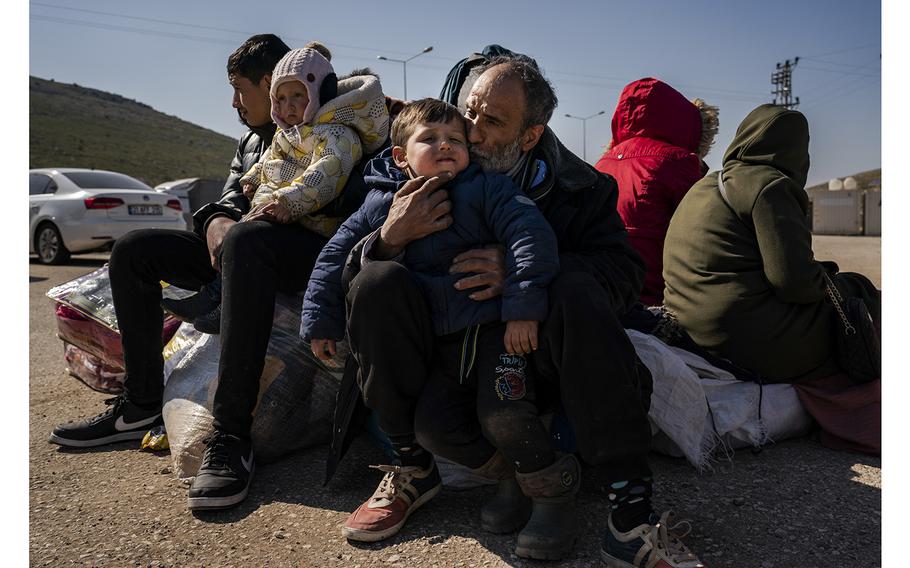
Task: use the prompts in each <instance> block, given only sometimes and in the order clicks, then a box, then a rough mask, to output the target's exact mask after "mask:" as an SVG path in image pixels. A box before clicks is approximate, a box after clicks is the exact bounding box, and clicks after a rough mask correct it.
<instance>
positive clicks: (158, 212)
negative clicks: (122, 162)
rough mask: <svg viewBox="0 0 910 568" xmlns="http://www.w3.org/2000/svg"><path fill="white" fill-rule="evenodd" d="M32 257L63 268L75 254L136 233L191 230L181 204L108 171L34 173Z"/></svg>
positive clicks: (30, 199) (31, 185)
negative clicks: (133, 231)
mask: <svg viewBox="0 0 910 568" xmlns="http://www.w3.org/2000/svg"><path fill="white" fill-rule="evenodd" d="M28 177H29V187H28V219H29V223H28V225H29V227H28V229H29V253H33V254H37V255H38V261H39V262H41V263H43V264H60V263H61V262H65V261H66V259H67V258H69V255H70V253H79V252H91V251H96V250H101V249H106V248H109V247H110V246H111V245H112V244H113V243H114V241H116V240H117V239H119V238H120V237H122V236H123V235H125V234H126V233H127V232H129V231H131V230H133V229H152V228H160V229H185V228H186V221H184V219H183V212H182V207H181V205H180V200H179V199H177V198H175V197H173V196H170V195H167V194H163V193H159V192H157V191H155V190H153V189H152V188H151V187H149V186H148V185H146V184H144V183H142V182H141V181H139V180H137V179H135V178H131V177H130V176H128V175H124V174H119V173H117V172H109V171H104V170H88V169H79V168H42V169H34V170H29V176H28Z"/></svg>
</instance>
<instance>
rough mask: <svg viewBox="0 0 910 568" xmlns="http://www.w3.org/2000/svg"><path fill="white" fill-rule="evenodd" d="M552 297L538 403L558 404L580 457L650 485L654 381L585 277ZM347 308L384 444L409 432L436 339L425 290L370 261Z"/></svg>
mask: <svg viewBox="0 0 910 568" xmlns="http://www.w3.org/2000/svg"><path fill="white" fill-rule="evenodd" d="M548 290H549V298H550V306H549V315H548V317H547V321H545V322H542V323H541V326H540V329H539V333H538V342H539V349H538V350H537V351H536V352H534V354H533V355H532V357H531V367H532V368H533V370H534V372H535V375H534V376H535V379H536V380H537V382H536V384H535V390H536V397H537V404H538V405H539V406H541V407H549V406H555V405H556V404H557V403H561V404H562V405H563V407H564V409H565V412H566V415H567V416H568V418H569V421H570V423H571V425H572V427H573V430H574V431H575V436H576V440H577V445H578V451H579V453H580V455H581V457H582V459H583V460H584V461H586V462H587V463H589V464H591V465H594V466H596V467H597V468H598V469H600V470H602V472H603V475H605V476H606V477H607V478H608V479H616V480H623V479H638V478H644V477H649V476H650V475H651V470H650V468H649V466H648V462H647V454H648V451H649V449H650V440H651V428H650V424H649V422H648V416H647V413H648V408H649V406H650V399H651V375H650V373H649V372H648V370H647V368H646V367H645V366H644V365H643V364H642V363H641V362H640V361H639V360H638V357H637V356H636V354H635V349H634V347H633V346H632V343H631V342H630V341H629V338H628V336H627V335H626V333H625V330H624V329H623V327H622V325H621V324H620V323H619V319H618V317H617V315H616V313H615V312H614V310H613V309H612V307H611V303H610V297H609V295H608V294H607V293H606V291H605V290H604V289H603V287H602V285H601V284H600V283H598V282H597V281H596V279H595V278H594V277H593V276H592V275H590V274H587V273H583V272H570V273H562V274H560V275H559V276H558V277H557V278H556V280H554V281H553V283H551V285H550V287H549V289H548ZM347 304H348V337H349V341H350V345H351V350H352V352H353V353H354V354H355V356H356V358H357V362H358V364H359V366H360V384H361V389H362V391H363V394H364V401H365V403H366V405H367V406H368V407H369V408H372V409H373V410H376V411H377V412H378V414H379V425H380V427H381V428H382V430H383V431H385V432H386V433H387V434H389V435H390V436H397V435H405V434H409V433H413V432H414V419H415V414H416V410H417V402H418V400H419V398H420V395H421V393H422V392H423V390H424V387H425V386H426V384H427V381H428V378H429V377H430V376H431V371H432V357H433V353H434V349H433V346H434V339H435V338H434V337H433V329H432V322H431V321H430V314H429V309H428V308H427V303H426V301H425V300H424V298H423V293H422V291H421V290H420V288H419V286H418V284H417V282H416V281H415V279H414V277H413V276H412V275H411V273H410V272H409V271H408V270H407V269H406V268H405V267H403V266H402V265H400V264H398V263H395V262H381V261H380V262H371V263H369V264H367V265H365V266H364V267H363V268H362V269H361V271H360V272H359V273H358V274H357V275H356V276H355V277H354V278H353V279H352V280H351V282H350V288H349V291H348V295H347ZM450 372H451V370H450ZM455 372H457V369H456V370H455ZM557 389H558V390H557ZM551 393H552V394H551ZM556 393H558V394H556Z"/></svg>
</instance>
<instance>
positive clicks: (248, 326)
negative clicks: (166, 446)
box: [110, 221, 326, 438]
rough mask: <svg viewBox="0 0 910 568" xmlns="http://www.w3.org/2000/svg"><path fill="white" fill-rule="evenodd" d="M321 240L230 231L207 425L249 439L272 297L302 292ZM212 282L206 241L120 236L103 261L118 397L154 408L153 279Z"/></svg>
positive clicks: (158, 382)
mask: <svg viewBox="0 0 910 568" xmlns="http://www.w3.org/2000/svg"><path fill="white" fill-rule="evenodd" d="M325 242H326V239H325V238H324V237H321V236H319V235H317V234H316V233H313V232H312V231H309V230H307V229H305V228H304V227H302V226H301V225H299V224H296V223H295V224H287V225H281V224H272V223H269V222H266V221H250V222H244V223H238V224H237V225H235V226H234V227H232V228H231V229H230V231H229V232H228V234H227V236H226V237H225V239H224V242H223V244H222V249H221V257H220V259H221V272H222V278H223V290H222V310H223V312H222V318H221V358H220V360H219V365H218V387H217V389H216V391H215V397H214V406H213V409H212V414H213V416H214V418H215V426H216V427H217V428H219V429H221V430H223V431H225V432H228V433H230V434H234V435H237V436H241V437H243V438H249V436H250V427H251V425H252V421H253V418H252V412H253V408H255V406H256V400H257V395H258V393H259V379H260V376H261V375H262V369H263V366H264V364H265V353H266V349H267V348H268V343H269V336H270V335H271V332H272V320H273V316H274V311H275V294H276V293H277V292H279V291H281V292H288V293H296V292H299V291H300V290H303V289H304V288H306V285H307V282H308V280H309V277H310V272H312V270H313V265H314V264H315V263H316V257H317V256H318V255H319V252H320V250H322V247H323V245H324V244H325ZM215 276H216V272H215V270H214V269H213V268H212V266H211V260H210V258H209V252H208V247H207V245H206V242H205V240H204V239H202V238H201V237H200V236H199V235H197V234H196V233H192V232H189V231H173V230H163V229H143V230H138V231H132V232H130V233H127V235H125V236H124V237H122V238H121V239H119V240H118V241H117V243H116V244H115V245H114V250H113V251H112V252H111V259H110V279H111V292H112V295H113V299H114V308H115V311H116V314H117V322H118V324H119V326H120V333H121V340H122V343H123V358H124V362H125V364H126V372H127V374H126V378H125V379H124V390H125V394H126V397H127V398H128V399H129V400H130V401H131V402H133V403H134V404H137V405H139V406H155V405H160V404H161V402H162V395H163V392H164V385H163V369H164V361H163V359H162V356H161V328H162V318H163V312H162V310H161V306H160V305H159V303H160V302H161V285H160V281H162V280H163V281H165V282H168V283H170V284H173V285H175V286H178V287H180V288H185V289H188V290H198V289H199V288H200V287H201V286H202V285H203V284H207V283H209V282H211V281H212V279H213V278H214V277H215Z"/></svg>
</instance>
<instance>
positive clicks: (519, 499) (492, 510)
mask: <svg viewBox="0 0 910 568" xmlns="http://www.w3.org/2000/svg"><path fill="white" fill-rule="evenodd" d="M474 473H476V474H477V475H482V476H483V477H486V478H488V479H496V480H498V481H499V486H498V487H497V488H496V494H495V495H494V496H493V498H492V499H490V500H489V501H486V502H484V504H483V505H482V506H481V507H480V525H481V526H482V527H483V529H484V530H485V531H488V532H491V533H494V534H508V533H512V532H515V531H517V530H518V529H520V528H521V527H523V526H524V525H525V524H526V523H527V522H528V519H529V518H531V499H530V498H529V497H528V496H527V495H525V494H524V493H523V492H522V491H521V487H519V486H518V481H517V480H516V479H515V468H514V467H513V466H512V464H511V463H509V461H508V460H507V459H506V458H505V457H504V456H503V455H502V454H500V453H499V452H497V453H496V454H494V455H493V457H492V458H490V461H488V462H487V463H485V464H484V465H483V466H481V467H480V468H478V469H475V470H474Z"/></svg>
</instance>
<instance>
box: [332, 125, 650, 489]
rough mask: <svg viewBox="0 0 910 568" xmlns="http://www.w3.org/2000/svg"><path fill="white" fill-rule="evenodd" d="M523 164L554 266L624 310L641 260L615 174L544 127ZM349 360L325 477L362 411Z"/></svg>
mask: <svg viewBox="0 0 910 568" xmlns="http://www.w3.org/2000/svg"><path fill="white" fill-rule="evenodd" d="M537 160H541V161H542V162H543V163H544V164H545V165H546V175H545V177H544V179H543V181H542V182H540V183H538V184H537V185H535V186H534V187H533V188H531V189H529V188H528V187H527V186H528V185H530V180H533V179H534V178H535V173H536V171H537V170H536V168H537V167H538V164H537ZM526 170H527V171H525V172H523V173H522V175H521V176H520V179H521V180H524V181H523V182H522V183H520V184H519V185H521V187H522V189H523V190H524V191H525V194H526V195H527V196H528V197H530V198H531V199H533V200H534V201H535V202H536V203H537V207H538V208H539V209H540V211H541V212H542V213H543V215H544V217H545V218H546V219H547V221H548V222H549V223H550V226H551V227H552V229H553V232H554V233H555V234H556V241H557V246H558V250H559V266H560V272H561V273H567V272H586V273H589V274H591V275H592V276H594V278H595V279H596V280H597V282H598V283H599V284H600V285H601V286H603V288H604V290H606V292H607V294H608V295H609V297H610V301H611V305H612V307H613V310H614V312H615V313H616V314H624V313H626V312H627V311H628V310H629V309H630V308H631V307H632V305H633V304H635V302H636V301H637V299H638V295H639V293H640V292H641V287H642V284H643V282H644V276H645V266H644V263H643V262H642V260H641V257H640V256H639V255H638V253H637V252H635V250H634V249H633V248H632V247H631V246H630V245H629V243H628V242H627V240H626V230H625V227H624V225H623V223H622V219H620V217H619V214H618V213H617V211H616V202H617V199H618V196H619V189H618V187H617V185H616V180H614V179H613V178H612V177H610V176H609V175H607V174H603V173H600V172H598V171H597V170H595V169H594V167H593V166H591V165H589V164H588V163H586V162H584V161H583V160H581V159H580V158H578V157H577V156H576V155H575V154H573V153H572V152H570V151H569V150H568V149H566V147H565V146H563V145H562V143H561V142H560V141H559V139H558V138H557V137H556V135H555V134H553V132H552V131H551V130H550V129H549V128H547V129H546V130H545V131H544V133H543V135H542V136H541V139H540V141H539V142H538V143H537V146H535V147H534V148H533V149H532V151H531V159H530V160H528V161H527V163H526ZM361 250H362V249H361V247H359V246H358V247H355V248H354V250H353V251H352V252H351V254H350V255H349V256H348V260H347V263H346V266H345V271H344V272H345V274H344V277H343V279H344V281H345V285H346V286H347V284H348V283H350V280H351V279H352V278H353V277H354V276H355V275H356V274H357V272H358V271H359V262H360V256H361ZM352 360H353V358H352V357H351V358H349V361H348V366H347V367H346V369H345V376H344V379H343V380H342V383H341V387H340V389H339V392H338V398H337V401H336V407H335V424H334V427H333V429H332V432H333V439H332V446H331V448H330V449H329V458H328V460H327V463H326V470H327V471H326V480H325V481H326V483H327V482H328V480H329V479H330V478H331V476H332V475H333V474H334V471H335V469H336V468H337V466H338V462H339V461H340V460H341V458H342V456H343V455H344V452H345V451H346V450H347V447H348V446H349V445H350V442H351V440H352V439H353V436H354V435H355V434H356V429H357V427H359V421H360V420H362V419H363V417H364V416H365V414H366V413H365V407H364V406H363V401H362V397H361V396H360V390H359V388H358V386H357V368H356V364H353V363H352ZM352 426H353V427H352Z"/></svg>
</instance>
